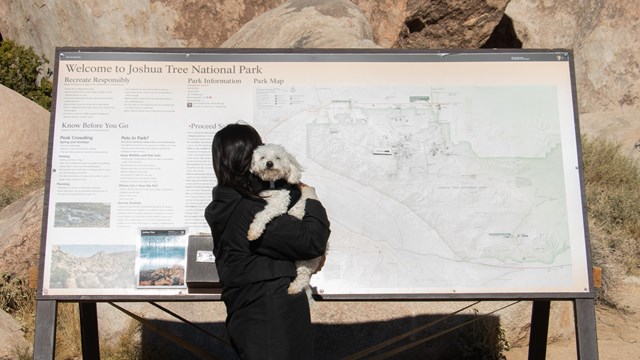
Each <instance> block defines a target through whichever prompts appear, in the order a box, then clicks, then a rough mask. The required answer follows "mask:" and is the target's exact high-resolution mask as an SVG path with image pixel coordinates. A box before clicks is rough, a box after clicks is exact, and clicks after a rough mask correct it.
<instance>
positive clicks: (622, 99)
mask: <svg viewBox="0 0 640 360" xmlns="http://www.w3.org/2000/svg"><path fill="white" fill-rule="evenodd" d="M505 13H506V14H507V15H508V16H509V17H510V18H511V19H512V20H513V25H514V28H515V31H516V34H517V36H518V37H519V38H520V40H521V41H522V43H523V47H526V48H566V49H573V51H574V57H575V68H576V82H577V88H578V103H579V107H580V113H593V112H602V111H616V110H639V109H640V52H638V48H640V26H638V19H639V18H640V7H638V2H637V1H636V0H619V1H613V0H600V1H582V0H567V1H554V0H545V1H530V0H512V1H511V2H510V3H509V5H508V6H507V8H506V10H505Z"/></svg>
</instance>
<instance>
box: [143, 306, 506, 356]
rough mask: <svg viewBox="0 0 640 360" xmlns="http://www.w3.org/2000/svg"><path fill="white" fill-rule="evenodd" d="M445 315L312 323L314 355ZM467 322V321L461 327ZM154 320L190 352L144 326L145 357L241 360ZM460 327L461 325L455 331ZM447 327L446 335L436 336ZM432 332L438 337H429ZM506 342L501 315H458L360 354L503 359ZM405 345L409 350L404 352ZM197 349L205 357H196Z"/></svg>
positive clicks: (358, 347)
mask: <svg viewBox="0 0 640 360" xmlns="http://www.w3.org/2000/svg"><path fill="white" fill-rule="evenodd" d="M445 316H447V315H438V314H435V315H421V316H415V317H406V318H398V319H394V320H388V321H374V322H365V323H357V324H322V323H321V324H314V332H315V356H314V359H323V360H324V359H344V358H346V357H347V356H349V355H353V354H355V353H358V352H361V351H363V350H365V349H369V348H371V347H372V346H374V345H377V344H380V343H382V342H385V341H387V340H390V339H393V338H396V337H398V336H399V335H402V334H404V333H407V332H409V331H411V330H412V329H416V328H418V327H423V326H424V325H427V324H431V323H433V322H436V321H437V320H441V319H443V318H444V317H445ZM474 320H475V321H474ZM468 322H470V323H468ZM465 323H468V324H466V325H463V324H465ZM152 324H153V325H154V326H157V327H158V328H160V329H161V330H160V331H161V332H166V333H170V334H171V335H173V336H176V337H178V338H179V339H180V340H179V342H180V341H185V342H187V343H188V345H187V347H190V348H191V349H190V350H186V349H185V348H184V347H183V346H180V345H178V344H176V343H175V342H173V341H171V340H168V339H167V338H166V337H164V336H161V335H159V333H158V332H156V331H150V330H149V329H148V328H147V327H143V328H142V359H196V358H213V359H223V360H227V359H238V358H237V356H236V355H235V354H234V353H233V351H232V350H231V348H230V347H228V346H227V345H225V344H223V343H222V342H221V341H219V340H217V339H214V338H212V337H210V336H208V335H206V334H205V333H203V332H201V331H200V330H198V329H196V328H194V327H192V326H191V325H189V324H185V323H180V322H171V321H163V320H153V321H152ZM197 325H198V326H200V327H202V328H203V329H205V330H206V331H208V332H210V333H213V334H215V335H217V336H220V337H225V336H226V335H225V328H224V323H221V322H214V323H202V324H197ZM457 326H461V327H459V328H457V329H454V328H456V327H457ZM451 329H454V330H451ZM446 331H448V332H447V333H446V334H444V335H441V336H437V335H438V334H440V333H442V332H446ZM434 336H437V337H435V338H434V339H431V340H429V338H431V337H434ZM424 340H428V341H424ZM416 344H418V345H416ZM412 345H416V346H412ZM505 345H506V340H505V337H504V332H503V331H502V330H501V328H500V323H499V318H498V317H497V316H480V315H455V316H451V317H448V318H447V319H446V320H444V321H441V322H438V323H437V324H435V325H432V326H430V327H428V328H426V329H424V330H422V331H420V332H417V333H415V334H412V335H410V336H408V337H406V338H404V339H402V340H400V341H398V342H395V343H393V344H391V345H389V346H387V347H384V348H382V349H380V350H378V351H375V352H370V353H368V354H366V356H364V357H360V358H361V359H371V358H375V357H376V356H382V357H381V358H385V359H403V360H411V359H501V358H504V357H502V356H501V355H502V353H503V352H504V351H506V349H505ZM403 347H405V348H406V350H403V349H402V348H403ZM400 350H402V351H400ZM198 353H200V355H201V356H198ZM360 358H359V359H360Z"/></svg>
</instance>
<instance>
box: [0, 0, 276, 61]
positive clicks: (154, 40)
mask: <svg viewBox="0 0 640 360" xmlns="http://www.w3.org/2000/svg"><path fill="white" fill-rule="evenodd" d="M282 2H284V0H251V1H248V0H227V1H210V0H191V1H183V0H110V1H104V0H68V1H46V0H36V1H23V0H3V1H0V19H2V21H0V34H2V37H3V38H5V39H11V40H13V41H15V42H16V43H18V44H20V45H25V46H31V47H33V48H34V49H36V51H37V52H38V53H41V52H42V53H44V55H45V56H46V57H47V58H48V59H49V60H51V61H53V58H54V55H55V48H56V47H57V46H115V47H217V46H219V45H220V44H221V43H222V42H223V41H224V40H226V39H227V38H229V36H231V35H232V34H234V33H235V32H236V31H237V30H238V29H239V28H240V27H241V26H242V25H244V24H245V23H246V22H248V21H249V20H251V19H253V18H254V17H256V16H257V15H259V14H261V13H263V12H264V11H266V10H269V9H272V8H274V7H276V6H278V5H279V4H281V3H282Z"/></svg>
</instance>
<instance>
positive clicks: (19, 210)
mask: <svg viewBox="0 0 640 360" xmlns="http://www.w3.org/2000/svg"><path fill="white" fill-rule="evenodd" d="M43 200H44V189H40V190H36V191H34V192H32V193H30V194H29V195H27V196H25V197H23V198H22V199H20V200H18V201H16V202H14V203H12V204H11V205H9V206H7V207H6V208H4V209H2V211H0V274H3V273H9V274H16V275H17V276H19V277H21V278H23V279H25V278H28V277H29V271H30V269H31V268H34V267H37V266H38V258H39V256H38V254H39V252H40V235H41V226H42V206H43Z"/></svg>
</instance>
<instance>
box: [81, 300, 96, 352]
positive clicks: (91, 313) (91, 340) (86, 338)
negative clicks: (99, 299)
mask: <svg viewBox="0 0 640 360" xmlns="http://www.w3.org/2000/svg"><path fill="white" fill-rule="evenodd" d="M78 306H80V335H81V337H82V357H83V358H84V359H97V360H99V359H100V345H99V342H98V309H97V306H96V303H95V301H94V302H81V303H79V304H78Z"/></svg>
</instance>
